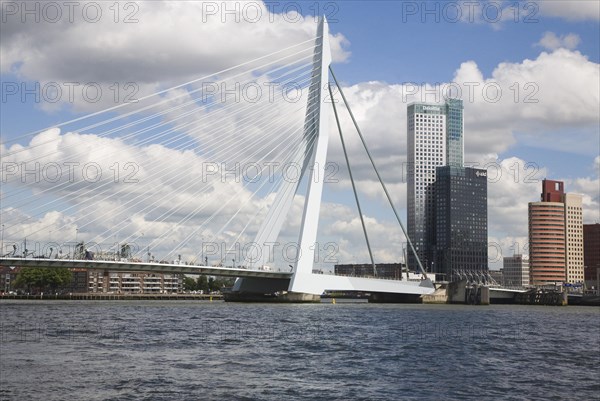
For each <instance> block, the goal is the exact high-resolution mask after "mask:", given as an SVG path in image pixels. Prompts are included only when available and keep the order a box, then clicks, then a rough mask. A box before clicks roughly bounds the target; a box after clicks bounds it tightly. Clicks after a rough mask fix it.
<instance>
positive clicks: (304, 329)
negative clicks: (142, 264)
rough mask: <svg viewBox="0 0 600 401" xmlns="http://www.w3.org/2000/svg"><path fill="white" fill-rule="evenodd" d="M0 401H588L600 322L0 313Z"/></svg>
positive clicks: (294, 310)
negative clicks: (483, 400)
mask: <svg viewBox="0 0 600 401" xmlns="http://www.w3.org/2000/svg"><path fill="white" fill-rule="evenodd" d="M0 313H1V315H0V322H1V323H0V325H1V326H0V369H1V372H0V399H2V400H45V401H46V400H47V401H50V400H67V399H70V400H180V399H181V400H200V399H203V400H214V399H221V400H232V399H242V400H290V399H307V400H312V399H315V400H316V399H327V400H353V399H365V400H366V399H369V400H373V399H382V400H399V399H430V400H446V399H472V400H480V399H511V400H513V399H538V400H548V399H556V400H559V399H579V400H593V399H599V398H598V397H600V380H599V377H600V351H599V344H600V339H599V336H600V308H594V307H540V306H489V307H485V306H475V307H470V306H454V305H440V306H433V305H374V304H340V303H338V304H337V305H331V304H327V305H325V304H321V305H319V304H317V305H268V304H227V303H223V302H213V303H209V302H193V301H189V302H187V301H186V302H175V301H168V302H159V301H150V302H143V301H139V302H137V301H125V302H124V301H115V302H91V301H89V302H87V301H78V302H70V301H65V302H61V301H56V302H52V301H43V302H40V301H37V302H31V301H30V302H24V301H23V302H19V301H12V302H11V301H3V302H1V303H0Z"/></svg>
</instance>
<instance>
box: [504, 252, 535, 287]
mask: <svg viewBox="0 0 600 401" xmlns="http://www.w3.org/2000/svg"><path fill="white" fill-rule="evenodd" d="M502 285H503V286H504V287H526V286H528V285H529V257H528V256H527V255H513V256H505V257H504V260H503V268H502Z"/></svg>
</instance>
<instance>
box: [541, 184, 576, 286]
mask: <svg viewBox="0 0 600 401" xmlns="http://www.w3.org/2000/svg"><path fill="white" fill-rule="evenodd" d="M583 258H584V256H583V209H582V197H581V195H578V194H569V193H565V191H564V184H563V182H561V181H554V180H543V181H542V194H541V202H531V203H529V275H530V281H531V284H533V285H545V284H554V283H563V282H567V283H581V282H583V280H584V276H583V265H584V263H583V262H584V260H583Z"/></svg>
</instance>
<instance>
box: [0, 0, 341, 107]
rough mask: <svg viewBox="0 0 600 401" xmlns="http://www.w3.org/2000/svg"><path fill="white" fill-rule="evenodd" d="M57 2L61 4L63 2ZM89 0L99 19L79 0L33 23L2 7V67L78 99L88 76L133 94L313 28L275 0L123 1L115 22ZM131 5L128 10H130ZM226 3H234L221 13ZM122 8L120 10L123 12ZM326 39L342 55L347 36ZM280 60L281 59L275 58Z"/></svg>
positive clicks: (237, 60)
mask: <svg viewBox="0 0 600 401" xmlns="http://www.w3.org/2000/svg"><path fill="white" fill-rule="evenodd" d="M56 4H58V7H61V5H60V4H62V3H60V4H59V3H56ZM90 4H93V5H94V7H93V8H95V7H101V9H102V11H101V15H102V16H103V17H102V18H101V19H100V20H99V21H98V22H95V23H91V22H88V21H87V20H86V19H84V18H83V17H82V15H81V9H83V7H84V4H79V7H80V8H81V9H78V11H79V13H75V18H74V19H73V21H72V22H70V21H69V19H68V15H69V14H68V13H67V11H68V10H63V16H64V18H62V19H60V20H59V21H58V22H56V23H50V22H48V21H46V20H45V19H44V18H42V19H41V21H40V22H38V23H36V22H35V21H33V20H26V22H25V23H22V22H21V16H20V14H19V13H17V14H15V15H12V14H11V15H6V16H5V17H6V19H7V21H6V23H4V22H3V24H2V36H3V40H2V42H1V44H0V54H1V56H2V57H0V70H1V72H2V73H3V74H6V73H9V72H10V73H12V74H14V75H15V76H16V77H17V78H18V79H26V80H31V81H37V82H40V83H41V85H42V86H43V85H46V84H48V83H57V84H58V85H61V86H62V87H63V90H67V89H68V88H67V87H65V86H64V84H65V83H78V84H79V86H78V87H76V89H77V90H76V91H75V94H76V95H78V96H77V98H78V99H77V100H79V101H82V100H81V97H82V95H81V94H80V93H79V91H81V89H82V87H83V86H84V85H86V84H89V83H98V84H100V85H102V88H103V90H104V92H108V93H112V92H111V89H110V87H111V86H114V84H115V83H118V84H119V87H120V88H121V91H124V87H125V85H127V84H128V83H133V84H135V85H136V88H137V89H138V90H137V93H136V95H137V98H139V97H141V96H143V95H146V94H149V93H153V92H155V91H156V90H157V89H158V88H159V87H162V88H164V87H170V86H174V85H175V84H179V83H182V82H187V81H189V80H191V79H194V78H198V77H202V76H205V75H207V74H213V73H215V72H217V71H221V70H223V69H226V68H229V67H231V66H234V65H239V64H242V63H245V62H248V61H249V60H253V59H256V58H258V57H261V56H264V55H267V54H270V53H273V52H276V51H280V50H281V49H286V48H289V47H290V46H292V45H296V44H298V43H302V42H306V45H305V47H306V46H310V45H311V44H312V42H311V40H312V39H313V38H314V37H315V34H316V28H317V24H316V21H315V20H314V18H310V17H306V18H304V17H301V16H291V15H288V14H277V13H275V14H273V13H270V11H269V10H270V9H271V10H273V7H271V8H270V9H269V8H267V7H266V6H265V4H264V3H262V2H258V1H237V2H236V3H235V4H233V6H231V8H230V6H229V5H227V3H226V2H185V1H173V2H171V1H151V2H149V1H147V2H137V3H133V2H129V3H127V4H136V5H137V6H136V7H137V11H136V12H135V15H134V17H135V19H136V20H137V22H135V23H124V22H118V23H115V22H114V10H113V8H115V6H114V5H112V3H110V4H109V3H105V2H90ZM119 5H120V6H121V7H123V4H122V3H119ZM129 7H130V6H128V8H127V11H128V12H131V11H132V9H131V8H129ZM211 7H212V8H211ZM214 7H217V10H214ZM221 8H223V9H221ZM225 8H227V9H231V10H235V9H237V11H236V12H234V13H226V12H225ZM207 10H212V11H211V12H209V11H207ZM255 10H257V11H258V12H259V14H258V15H260V17H257V16H256V14H255ZM121 11H123V10H121ZM250 11H252V13H251V12H250ZM274 11H278V10H277V8H275V9H274ZM279 12H281V10H279ZM123 14H124V15H121V17H122V18H125V15H129V14H128V13H125V12H123ZM121 17H119V18H121ZM120 21H122V20H120ZM330 42H331V48H332V54H333V59H334V61H337V62H343V61H345V60H346V59H347V58H348V57H349V52H348V51H347V50H345V48H346V46H347V45H348V41H347V39H346V38H345V37H344V36H343V35H342V34H340V33H338V34H335V35H331V37H330ZM301 48H302V47H296V48H293V49H290V50H289V51H287V52H282V53H281V54H280V55H279V56H278V57H282V56H284V55H286V54H288V55H289V54H291V53H293V52H297V51H298V50H299V49H301ZM309 55H310V53H309ZM271 61H273V59H271ZM286 62H287V61H285V60H281V61H279V64H280V65H281V64H285V63H286ZM159 85H160V86H159ZM121 95H123V94H121ZM65 98H67V96H64V97H63V98H62V99H61V100H63V101H65ZM121 99H122V96H121ZM107 100H110V99H107ZM113 104H114V103H113ZM46 106H48V107H52V106H54V108H56V107H57V106H58V105H52V104H50V105H46ZM79 106H80V107H84V106H87V108H91V109H95V110H98V109H102V108H104V107H107V106H108V104H107V103H102V102H100V103H95V104H89V102H88V104H84V105H79Z"/></svg>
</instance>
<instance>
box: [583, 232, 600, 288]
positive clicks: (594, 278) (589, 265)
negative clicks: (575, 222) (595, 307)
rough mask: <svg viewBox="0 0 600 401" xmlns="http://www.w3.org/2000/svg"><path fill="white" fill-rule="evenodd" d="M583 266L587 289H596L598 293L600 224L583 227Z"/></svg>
mask: <svg viewBox="0 0 600 401" xmlns="http://www.w3.org/2000/svg"><path fill="white" fill-rule="evenodd" d="M583 264H584V266H585V272H584V275H585V285H586V287H587V288H592V287H594V289H595V290H596V291H598V290H599V288H600V223H596V224H584V225H583ZM596 293H598V292H596Z"/></svg>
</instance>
